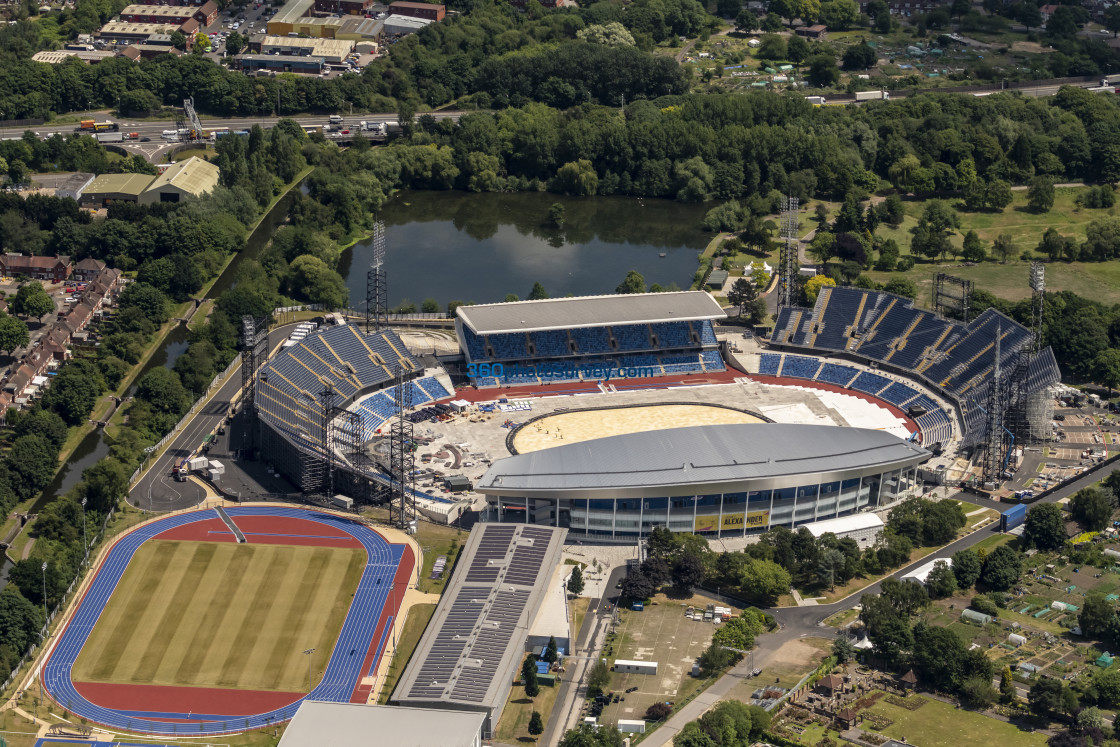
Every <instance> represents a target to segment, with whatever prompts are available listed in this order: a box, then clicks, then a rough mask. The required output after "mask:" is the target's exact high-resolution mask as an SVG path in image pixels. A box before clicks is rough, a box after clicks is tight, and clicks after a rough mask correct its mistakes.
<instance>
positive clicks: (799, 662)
mask: <svg viewBox="0 0 1120 747" xmlns="http://www.w3.org/2000/svg"><path fill="white" fill-rule="evenodd" d="M831 648H832V643H831V641H829V640H828V639H827V638H798V639H796V640H793V641H787V642H786V643H785V644H783V645H782V647H781V648H779V649H778V650H777V651H775V652H774V653H773V655H772V656H771V657H770V661H769V662H768V663H767V666H768V667H770V668H774V667H781V668H790V669H797V668H804V669H805V671H806V672H809V671H811V670H812V669H813V668H814V667H815V666H816V665H817V664H819V663H820V660H821V656H822V655H823V654H824V653H825V652H827V651H828V650H829V649H831Z"/></svg>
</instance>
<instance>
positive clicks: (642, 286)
mask: <svg viewBox="0 0 1120 747" xmlns="http://www.w3.org/2000/svg"><path fill="white" fill-rule="evenodd" d="M614 292H615V293H645V292H646V279H645V278H644V277H642V275H641V273H640V272H638V271H637V270H631V271H630V272H628V273H626V278H625V279H624V280H623V281H622V282H621V283H619V284H618V287H617V288H615V289H614Z"/></svg>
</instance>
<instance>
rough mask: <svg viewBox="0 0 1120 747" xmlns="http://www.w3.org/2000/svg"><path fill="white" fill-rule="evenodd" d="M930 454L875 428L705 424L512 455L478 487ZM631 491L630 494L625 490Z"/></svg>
mask: <svg viewBox="0 0 1120 747" xmlns="http://www.w3.org/2000/svg"><path fill="white" fill-rule="evenodd" d="M928 457H929V452H927V451H926V450H925V449H922V448H921V447H920V446H918V445H916V444H914V443H911V442H908V441H903V440H902V439H900V438H898V437H897V436H893V435H891V434H889V433H886V432H883V431H877V430H871V429H868V428H844V429H843V430H841V429H840V428H839V427H837V426H829V425H795V424H779V423H750V424H736V425H698V426H690V427H686V428H669V429H666V430H661V431H647V432H645V433H628V434H624V435H620V436H607V437H606V438H598V439H593V440H590V441H583V442H580V443H573V444H566V445H564V446H557V447H554V448H551V449H542V450H540V451H533V452H529V453H527V454H518V455H517V456H512V457H507V458H505V459H501V460H498V461H496V462H495V463H494V464H493V465H491V467H490V469H488V470H487V471H486V474H485V475H483V476H482V479H481V480H479V482H478V483H477V485H476V486H475V489H476V490H477V491H479V492H481V493H490V494H495V495H519V494H522V492H523V491H550V492H555V493H556V494H558V495H562V494H563V493H565V492H567V491H582V490H602V489H606V490H609V491H614V492H615V493H617V492H618V491H619V490H625V489H627V488H642V489H646V488H665V489H669V488H671V487H673V486H682V485H683V486H687V487H688V488H689V489H690V490H692V491H693V492H695V491H698V490H703V489H704V488H703V485H704V484H713V485H717V484H726V483H734V482H739V481H743V480H754V479H760V478H761V479H765V478H780V477H785V476H790V475H810V474H820V473H836V472H840V471H844V470H857V469H863V468H866V470H867V474H871V473H873V472H880V471H882V470H883V468H884V465H894V464H899V463H902V462H910V463H912V464H917V463H919V462H922V461H925V459H927V458H928ZM625 497H629V495H627V496H625Z"/></svg>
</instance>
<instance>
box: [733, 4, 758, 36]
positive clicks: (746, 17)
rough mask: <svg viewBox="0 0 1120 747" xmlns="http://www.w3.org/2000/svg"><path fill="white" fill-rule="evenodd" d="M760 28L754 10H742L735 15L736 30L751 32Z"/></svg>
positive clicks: (745, 32)
mask: <svg viewBox="0 0 1120 747" xmlns="http://www.w3.org/2000/svg"><path fill="white" fill-rule="evenodd" d="M757 28H758V16H757V15H755V12H754V11H753V10H746V9H744V10H741V11H739V14H738V15H737V16H735V30H736V31H739V32H741V33H744V34H749V33H750V32H752V31H754V30H755V29H757Z"/></svg>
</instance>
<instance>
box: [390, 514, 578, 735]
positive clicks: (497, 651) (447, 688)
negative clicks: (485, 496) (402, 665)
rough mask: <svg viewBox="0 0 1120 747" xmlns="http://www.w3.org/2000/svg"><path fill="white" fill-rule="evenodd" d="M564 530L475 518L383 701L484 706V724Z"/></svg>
mask: <svg viewBox="0 0 1120 747" xmlns="http://www.w3.org/2000/svg"><path fill="white" fill-rule="evenodd" d="M566 531H567V530H564V529H554V528H551V527H542V526H534V525H531V524H477V525H475V527H474V529H472V530H471V533H470V536H469V537H468V538H467V543H466V545H465V546H464V548H463V552H462V556H461V557H460V558H459V560H458V562H457V563H456V568H455V575H454V576H452V578H451V582H450V584H449V585H448V587H447V590H446V591H445V592H444V594H443V596H442V597H441V598H440V602H439V606H438V607H437V608H436V611H435V615H434V616H433V617H432V620H431V622H430V623H428V627H427V628H426V629H425V631H424V635H423V637H422V638H421V639H420V643H419V645H418V646H417V647H416V651H415V652H414V653H413V655H412V658H411V659H409V662H408V667H407V668H406V669H405V670H404V674H403V675H401V679H400V681H399V682H398V683H397V687H396V689H395V690H394V691H393V696H392V698H391V702H392V703H395V704H400V705H405V706H408V705H417V706H419V705H435V706H441V707H444V708H453V709H457V710H470V711H481V712H485V713H487V714H489V717H490V719H491V724H490V728H491V729H492V728H493V727H494V725H496V724H497V722H498V718H499V717H500V716H501V711H502V708H503V707H504V706H505V702H506V697H507V696H508V695H509V690H510V686H511V684H512V683H513V681H514V680H515V679H516V674H517V671H518V668H519V667H520V666H521V660H522V659H523V658H524V655H525V639H526V636H527V635H528V633H529V628H530V625H531V624H532V622H533V617H534V616H535V615H536V614H537V611H538V610H539V609H540V607H541V600H542V597H543V595H544V594H545V592H546V590H547V587H548V579H549V578H550V577H551V576H552V569H553V568H554V567H555V566H556V565H558V564H559V563H560V554H561V551H562V549H563V540H564V535H565V533H566ZM390 743H392V742H391V740H390Z"/></svg>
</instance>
